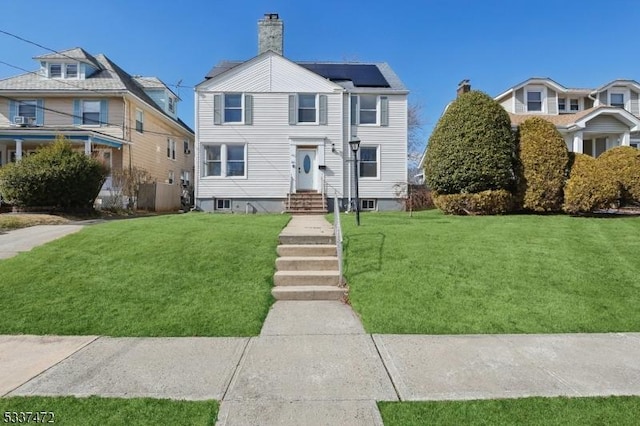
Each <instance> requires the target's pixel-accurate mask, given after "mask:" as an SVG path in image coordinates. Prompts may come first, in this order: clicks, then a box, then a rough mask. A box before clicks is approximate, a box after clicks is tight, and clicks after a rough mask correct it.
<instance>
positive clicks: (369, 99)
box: [351, 95, 389, 126]
mask: <svg viewBox="0 0 640 426" xmlns="http://www.w3.org/2000/svg"><path fill="white" fill-rule="evenodd" d="M351 124H352V125H359V124H364V125H380V126H388V125H389V98H388V97H387V96H378V95H352V96H351Z"/></svg>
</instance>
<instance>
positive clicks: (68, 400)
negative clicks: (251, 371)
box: [0, 396, 218, 425]
mask: <svg viewBox="0 0 640 426" xmlns="http://www.w3.org/2000/svg"><path fill="white" fill-rule="evenodd" d="M29 412H31V413H33V414H32V417H31V421H26V420H24V419H26V416H28V415H29V414H28V413H29ZM42 412H44V413H53V417H52V416H51V414H43V413H42ZM0 413H1V414H2V415H3V418H2V420H0V421H3V422H4V423H9V424H10V423H14V424H18V423H24V424H26V423H40V424H43V423H44V424H47V423H55V424H61V425H155V424H163V425H213V424H214V423H215V420H216V417H217V416H218V402H217V401H172V400H168V399H151V398H133V399H121V398H100V397H96V396H92V397H89V398H75V397H12V398H0ZM22 413H24V414H22ZM36 413H37V415H38V416H39V417H38V420H34V417H33V415H35V414H36ZM21 416H22V417H21ZM21 418H22V419H23V420H22V421H20V419H21ZM43 418H44V419H45V420H44V421H42V419H43ZM49 420H53V421H51V422H49Z"/></svg>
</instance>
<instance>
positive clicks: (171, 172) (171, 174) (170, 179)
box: [169, 170, 176, 185]
mask: <svg viewBox="0 0 640 426" xmlns="http://www.w3.org/2000/svg"><path fill="white" fill-rule="evenodd" d="M175 178H176V177H175V174H174V173H173V170H169V185H173V182H174V181H175Z"/></svg>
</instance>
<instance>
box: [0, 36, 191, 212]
mask: <svg viewBox="0 0 640 426" xmlns="http://www.w3.org/2000/svg"><path fill="white" fill-rule="evenodd" d="M34 59H36V60H37V61H39V63H40V69H39V71H36V72H32V73H26V74H22V75H19V76H16V77H11V78H7V79H4V80H0V166H2V165H4V164H7V163H9V162H12V161H19V160H20V159H21V158H22V157H23V156H25V155H29V154H30V153H32V152H34V151H35V150H36V149H37V148H38V146H40V145H42V144H47V143H51V142H52V141H53V140H54V139H55V137H56V136H57V135H64V136H65V137H66V138H67V139H69V140H70V141H71V142H72V143H73V144H77V146H78V149H81V150H83V151H84V152H85V153H86V154H87V155H93V156H95V157H96V158H98V159H99V160H100V161H102V162H104V163H105V164H106V165H108V166H109V167H110V168H111V170H112V171H115V170H122V169H126V168H130V167H136V168H139V169H144V170H146V171H147V172H148V174H149V175H150V177H151V178H152V180H153V181H154V182H156V183H157V188H158V191H159V192H161V193H163V194H170V196H169V199H166V200H164V201H163V203H161V204H162V205H163V208H164V209H178V208H179V207H180V195H181V189H182V188H183V187H186V188H190V187H191V186H192V185H193V168H194V163H193V160H194V154H193V151H194V149H193V143H194V133H193V130H191V128H189V126H187V125H186V124H185V123H184V122H183V121H182V120H180V119H179V118H178V103H179V101H180V98H179V97H178V96H177V95H176V94H175V93H174V92H173V91H171V90H170V89H169V88H168V87H167V86H166V85H165V84H164V83H162V81H160V80H159V79H158V78H156V77H137V76H136V77H134V76H131V75H129V74H128V73H126V72H125V71H124V70H122V68H120V67H119V66H118V65H116V64H115V63H113V62H112V61H111V60H110V59H109V58H107V57H106V56H104V55H102V54H100V55H96V56H92V55H90V54H88V53H87V52H85V51H84V50H83V49H81V48H75V49H70V50H66V51H63V52H59V53H52V54H48V55H42V56H38V57H36V58H34ZM112 193H113V187H112V181H111V178H110V177H109V178H108V179H107V182H105V185H104V186H103V188H102V191H101V192H100V196H99V199H98V204H99V203H100V201H102V200H103V199H105V198H106V197H108V196H110V195H111V194H112Z"/></svg>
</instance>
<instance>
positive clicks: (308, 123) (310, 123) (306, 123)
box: [296, 93, 320, 126]
mask: <svg viewBox="0 0 640 426" xmlns="http://www.w3.org/2000/svg"><path fill="white" fill-rule="evenodd" d="M300 95H314V96H315V110H316V120H315V121H300ZM319 98H320V94H319V93H297V94H296V125H298V126H314V125H318V124H319V123H320V101H319Z"/></svg>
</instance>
